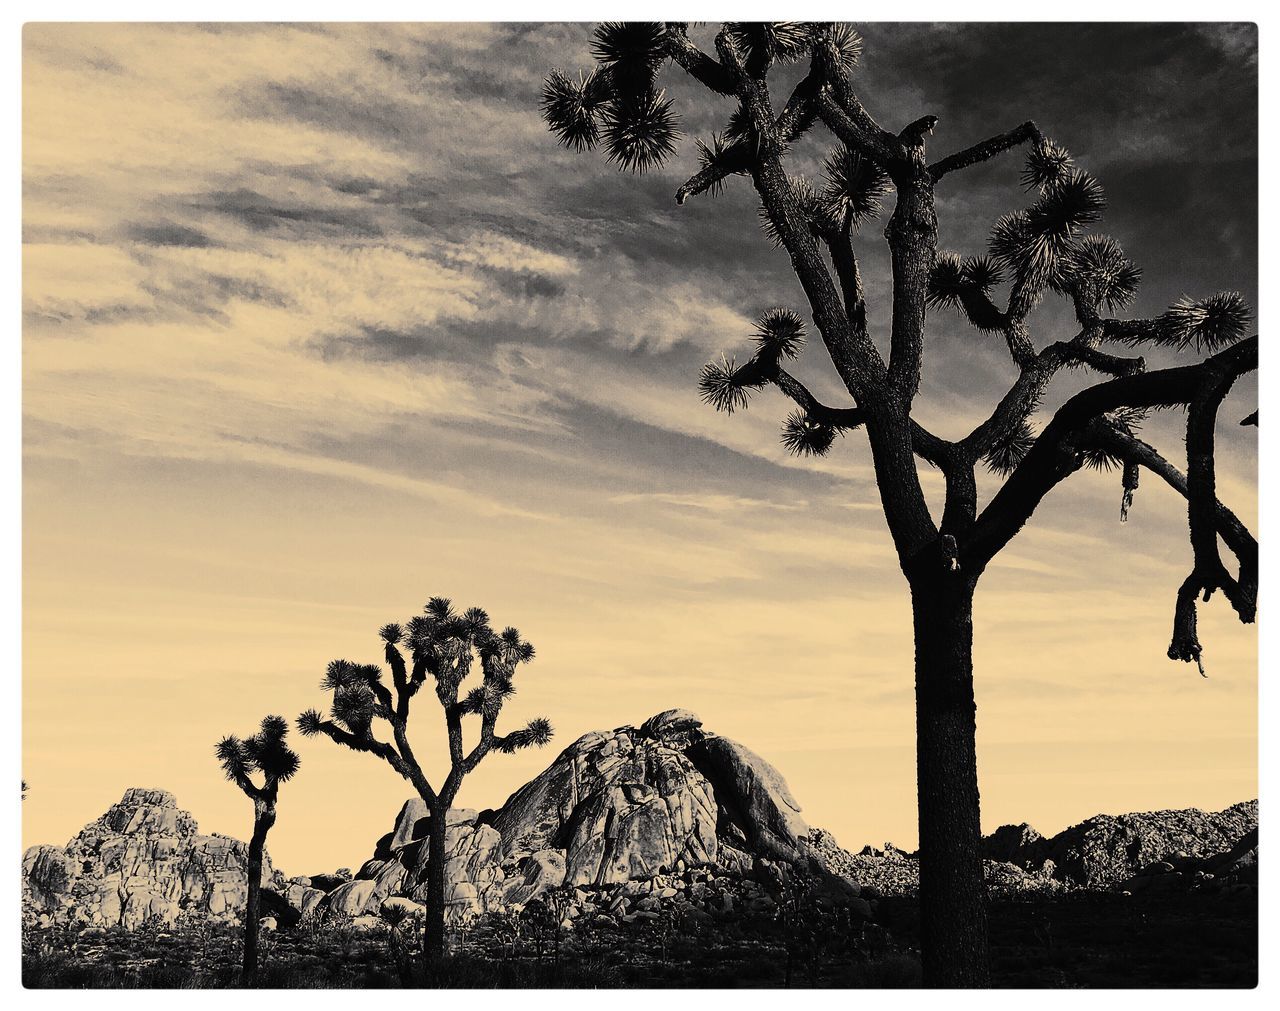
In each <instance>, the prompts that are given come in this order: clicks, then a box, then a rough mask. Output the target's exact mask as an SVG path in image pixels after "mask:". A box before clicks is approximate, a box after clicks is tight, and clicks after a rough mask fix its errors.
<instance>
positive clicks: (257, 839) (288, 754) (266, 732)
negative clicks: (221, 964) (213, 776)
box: [215, 716, 299, 986]
mask: <svg viewBox="0 0 1280 1011" xmlns="http://www.w3.org/2000/svg"><path fill="white" fill-rule="evenodd" d="M288 733H289V724H288V723H287V722H285V719H284V717H283V716H266V717H264V718H263V720H262V725H261V727H260V728H259V730H258V732H257V733H256V734H254V735H253V736H252V737H249V738H246V739H245V740H243V741H242V740H240V738H238V737H224V738H223V739H222V740H220V741H219V742H218V745H217V747H216V748H215V754H216V755H217V756H218V761H219V762H221V763H222V771H223V772H224V773H226V776H227V779H229V780H231V782H233V783H235V784H236V786H238V787H240V789H241V790H242V791H243V792H244V795H245V796H246V797H248V798H249V799H250V800H252V801H253V835H252V837H250V839H249V860H248V867H247V868H246V870H247V872H248V875H249V894H248V897H247V898H246V900H245V906H244V964H243V968H242V970H241V980H242V982H243V983H244V984H245V985H246V986H251V985H252V984H253V982H254V980H255V979H256V977H257V974H258V916H259V913H260V911H261V906H262V852H263V850H264V849H265V848H266V844H267V833H268V832H270V831H271V826H272V825H274V824H275V823H276V797H277V795H278V794H279V791H280V784H281V783H284V782H286V781H287V780H290V779H292V778H293V777H294V775H295V774H296V773H297V771H298V765H299V760H298V756H297V755H296V754H294V752H292V751H291V750H290V749H289V747H288V745H286V744H285V740H284V739H285V737H286V736H287V735H288ZM255 773H261V774H262V785H261V786H258V785H257V784H256V783H254V781H253V780H252V779H251V778H250V777H251V776H253V775H254V774H255Z"/></svg>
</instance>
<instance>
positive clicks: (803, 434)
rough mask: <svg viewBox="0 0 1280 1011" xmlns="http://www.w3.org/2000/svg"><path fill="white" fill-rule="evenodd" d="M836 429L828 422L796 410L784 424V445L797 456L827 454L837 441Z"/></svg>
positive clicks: (788, 416)
mask: <svg viewBox="0 0 1280 1011" xmlns="http://www.w3.org/2000/svg"><path fill="white" fill-rule="evenodd" d="M835 439H836V429H835V427H834V426H832V425H828V424H827V423H826V422H823V421H818V420H817V419H815V418H810V417H809V416H808V415H807V414H805V413H804V411H800V410H795V411H792V412H791V413H790V414H789V415H787V420H786V421H785V422H783V424H782V445H783V446H785V447H786V449H787V452H788V453H791V454H793V455H795V456H826V455H827V452H828V451H829V450H830V449H831V444H832V443H833V442H835Z"/></svg>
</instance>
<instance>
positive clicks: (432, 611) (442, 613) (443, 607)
mask: <svg viewBox="0 0 1280 1011" xmlns="http://www.w3.org/2000/svg"><path fill="white" fill-rule="evenodd" d="M423 610H424V611H425V612H426V613H427V615H428V616H429V617H431V618H434V619H435V620H436V621H450V620H451V619H452V618H453V616H454V615H453V601H452V600H450V599H449V598H448V597H432V598H431V599H430V600H428V601H427V604H426V607H424V608H423Z"/></svg>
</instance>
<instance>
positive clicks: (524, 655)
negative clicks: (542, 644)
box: [516, 642, 537, 663]
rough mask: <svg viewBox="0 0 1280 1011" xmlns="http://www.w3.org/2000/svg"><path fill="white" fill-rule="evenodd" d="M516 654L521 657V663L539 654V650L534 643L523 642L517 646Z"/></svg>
mask: <svg viewBox="0 0 1280 1011" xmlns="http://www.w3.org/2000/svg"><path fill="white" fill-rule="evenodd" d="M516 655H517V656H518V657H519V658H520V662H521V663H528V662H529V661H530V660H532V659H533V658H534V657H535V656H537V650H535V649H534V648H533V643H531V642H522V643H521V644H520V645H519V646H518V647H517V648H516Z"/></svg>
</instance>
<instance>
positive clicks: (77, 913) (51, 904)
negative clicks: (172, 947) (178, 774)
mask: <svg viewBox="0 0 1280 1011" xmlns="http://www.w3.org/2000/svg"><path fill="white" fill-rule="evenodd" d="M247 865H248V846H247V844H245V843H243V842H241V841H239V840H238V839H232V838H229V837H228V836H221V835H201V834H199V830H198V826H197V824H196V820H195V818H193V817H192V816H191V815H190V814H189V813H188V812H186V811H183V810H181V809H180V808H179V807H178V806H177V802H176V801H175V799H174V797H173V794H171V793H169V792H168V791H165V790H149V789H139V788H134V789H129V790H126V791H125V793H124V796H123V797H122V798H121V799H120V802H119V803H118V804H113V805H111V807H110V808H109V809H108V810H107V811H106V813H105V814H103V815H102V817H100V818H98V819H97V820H96V821H94V822H92V823H90V824H89V825H86V826H85V827H84V828H83V829H82V830H81V831H80V832H79V833H78V834H77V835H76V836H75V838H73V839H72V840H71V841H70V842H68V843H67V845H66V846H65V847H57V846H35V847H32V848H31V849H29V850H28V851H27V852H26V854H25V856H24V857H23V862H22V870H23V885H24V888H23V892H24V899H25V901H26V902H27V903H28V906H29V909H30V910H31V911H32V912H33V913H34V914H35V915H36V916H37V917H39V918H40V919H41V920H43V921H46V922H69V923H85V924H89V925H93V926H124V927H128V928H132V927H136V926H138V925H139V924H140V923H142V922H143V921H145V920H147V919H151V918H158V919H160V920H162V921H165V922H172V921H173V920H175V919H176V918H177V917H178V915H179V913H181V912H182V911H184V910H190V911H192V912H196V913H206V914H208V915H211V916H214V917H216V918H219V919H227V920H236V919H239V917H240V915H241V912H242V911H243V909H244V903H245V898H246V896H247V892H248V873H247V871H246V867H247ZM279 877H280V876H279V875H277V873H276V872H275V871H274V870H273V869H272V867H271V859H270V857H269V856H266V855H265V854H264V856H263V865H262V883H263V885H264V886H270V885H271V884H273V883H279V884H283V880H282V879H280V880H279V881H277V879H278V878H279Z"/></svg>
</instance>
